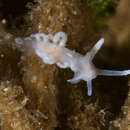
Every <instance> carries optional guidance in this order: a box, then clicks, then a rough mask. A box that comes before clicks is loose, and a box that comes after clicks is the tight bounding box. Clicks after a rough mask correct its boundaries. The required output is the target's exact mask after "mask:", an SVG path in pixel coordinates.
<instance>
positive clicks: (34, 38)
mask: <svg viewBox="0 0 130 130" xmlns="http://www.w3.org/2000/svg"><path fill="white" fill-rule="evenodd" d="M24 40H25V41H26V42H32V43H33V45H32V46H33V49H34V52H35V53H36V54H37V56H39V57H40V58H41V59H42V61H43V62H44V63H45V64H57V66H58V67H60V68H70V69H71V70H72V71H73V72H74V77H73V78H72V79H69V80H67V81H68V82H70V83H78V82H80V80H84V81H86V82H87V87H88V95H89V96H91V95H92V80H93V79H94V78H96V77H97V75H105V76H106V75H107V76H123V75H128V74H130V70H124V71H114V70H102V69H97V68H96V67H95V66H94V64H93V63H92V60H93V58H94V56H95V54H96V53H97V52H98V51H99V49H100V48H101V46H102V44H103V43H104V39H103V38H101V39H100V40H99V41H98V42H97V43H96V44H95V46H94V47H93V48H92V49H91V50H90V52H87V53H86V55H81V54H79V53H77V52H75V51H72V50H70V49H68V48H66V47H65V44H66V42H67V35H66V34H65V33H64V32H57V33H56V34H55V35H46V34H43V33H37V34H33V35H31V36H30V37H27V38H25V39H24ZM18 41H20V42H21V40H20V39H17V40H16V42H18ZM34 43H35V44H34Z"/></svg>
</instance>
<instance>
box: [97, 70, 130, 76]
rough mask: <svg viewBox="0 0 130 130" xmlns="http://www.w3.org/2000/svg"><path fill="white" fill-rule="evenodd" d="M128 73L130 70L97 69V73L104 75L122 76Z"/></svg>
mask: <svg viewBox="0 0 130 130" xmlns="http://www.w3.org/2000/svg"><path fill="white" fill-rule="evenodd" d="M129 74H130V70H122V71H116V70H102V69H98V75H104V76H124V75H129Z"/></svg>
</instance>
